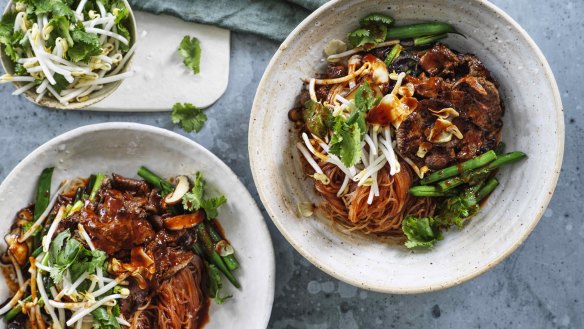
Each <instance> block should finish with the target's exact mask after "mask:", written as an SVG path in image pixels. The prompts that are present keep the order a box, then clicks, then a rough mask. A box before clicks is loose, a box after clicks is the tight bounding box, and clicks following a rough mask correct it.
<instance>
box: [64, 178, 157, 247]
mask: <svg viewBox="0 0 584 329" xmlns="http://www.w3.org/2000/svg"><path fill="white" fill-rule="evenodd" d="M99 198H100V200H101V202H99V203H97V204H93V203H90V202H87V203H86V204H85V206H84V207H83V209H82V210H81V211H80V212H79V213H77V214H74V215H72V216H69V217H68V218H66V219H64V220H63V222H62V223H61V224H60V230H63V229H66V228H71V227H75V225H76V223H81V224H82V225H83V226H84V228H85V230H86V231H87V233H88V234H89V237H90V238H91V240H92V242H93V244H94V245H95V247H96V248H98V249H101V250H103V251H105V252H106V253H107V254H108V255H115V254H116V253H118V252H120V251H122V250H126V251H129V250H130V249H132V248H133V247H134V246H137V245H141V244H144V243H147V242H149V241H150V240H152V239H153V238H154V235H155V232H154V230H153V229H152V225H151V224H150V222H149V221H148V220H147V217H148V211H147V210H146V209H145V205H147V204H148V199H147V198H146V197H139V196H134V195H132V194H131V193H130V192H121V191H119V190H114V189H105V190H104V189H102V191H101V192H100V195H99Z"/></svg>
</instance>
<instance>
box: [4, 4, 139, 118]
mask: <svg viewBox="0 0 584 329" xmlns="http://www.w3.org/2000/svg"><path fill="white" fill-rule="evenodd" d="M122 1H123V2H124V4H125V5H126V7H127V8H128V18H129V19H130V22H129V24H128V27H129V28H130V29H129V32H130V36H131V37H132V40H131V42H130V45H129V47H130V48H131V47H133V46H134V45H135V44H136V43H137V42H138V40H137V36H138V26H137V24H136V17H135V16H134V10H133V9H132V6H130V3H129V2H128V0H122ZM13 3H14V0H8V3H7V4H6V7H5V8H4V11H3V14H6V12H7V11H8V10H9V9H10V8H11V6H12V5H13ZM135 55H136V52H135V51H134V53H133V54H132V55H131V56H130V58H128V60H127V61H126V63H125V64H124V67H123V68H122V69H121V70H120V72H119V73H125V72H128V71H130V70H131V69H132V62H133V61H134V57H135ZM9 63H10V65H8V64H9ZM0 64H2V69H3V70H4V72H5V73H7V74H14V70H13V69H11V70H8V68H9V67H10V66H13V65H14V64H13V63H12V60H11V59H10V58H8V56H6V54H5V53H4V45H0ZM9 71H12V73H10V72H9ZM123 82H124V80H119V81H116V82H112V83H109V84H107V85H106V86H108V87H109V88H108V89H107V90H105V92H101V91H103V89H102V90H100V91H94V92H92V93H90V95H92V94H97V93H100V92H101V94H99V95H98V96H97V97H95V98H91V99H89V100H86V101H84V102H73V103H69V104H67V105H64V104H61V103H60V102H59V101H58V100H56V99H53V98H46V99H44V100H41V102H37V101H36V97H37V96H38V94H37V93H36V91H33V90H32V89H31V90H28V91H26V92H24V93H23V94H22V96H24V98H26V99H27V100H28V101H30V102H31V103H33V104H36V105H38V106H42V107H46V108H50V109H55V110H81V109H84V108H86V107H89V106H92V105H95V104H97V103H99V102H101V101H102V100H104V99H106V98H108V97H109V96H110V95H112V94H113V93H114V92H115V91H116V90H117V89H118V88H119V87H120V85H121V84H122V83H123ZM12 85H13V86H15V87H16V88H20V87H22V86H23V85H24V83H22V82H14V81H12ZM33 89H34V88H33Z"/></svg>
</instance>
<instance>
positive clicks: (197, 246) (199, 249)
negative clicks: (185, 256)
mask: <svg viewBox="0 0 584 329" xmlns="http://www.w3.org/2000/svg"><path fill="white" fill-rule="evenodd" d="M193 251H194V252H195V254H197V255H198V256H199V257H205V253H204V252H203V248H202V247H201V245H200V244H199V241H197V242H195V244H194V245H193Z"/></svg>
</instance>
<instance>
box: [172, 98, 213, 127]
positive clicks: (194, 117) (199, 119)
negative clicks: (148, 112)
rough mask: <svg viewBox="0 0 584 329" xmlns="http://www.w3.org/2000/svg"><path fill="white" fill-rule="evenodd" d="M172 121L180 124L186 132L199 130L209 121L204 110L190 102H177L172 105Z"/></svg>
mask: <svg viewBox="0 0 584 329" xmlns="http://www.w3.org/2000/svg"><path fill="white" fill-rule="evenodd" d="M170 117H171V119H172V122H173V123H175V124H179V125H180V126H181V128H182V129H183V130H184V131H186V132H193V131H195V132H199V131H200V130H201V129H203V126H204V125H205V122H206V121H207V115H205V113H203V110H202V109H200V108H198V107H196V106H194V105H193V104H190V103H182V104H181V103H176V104H174V106H173V107H172V114H171V116H170Z"/></svg>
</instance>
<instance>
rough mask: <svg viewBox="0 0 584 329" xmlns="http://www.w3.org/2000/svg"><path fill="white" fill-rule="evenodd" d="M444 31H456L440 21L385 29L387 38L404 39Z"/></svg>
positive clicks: (442, 32) (443, 32)
mask: <svg viewBox="0 0 584 329" xmlns="http://www.w3.org/2000/svg"><path fill="white" fill-rule="evenodd" d="M445 33H458V32H457V31H456V30H455V29H454V27H452V25H450V24H448V23H442V22H432V23H420V24H412V25H405V26H396V27H390V28H389V30H388V31H387V39H388V40H404V39H415V38H420V37H426V36H429V35H440V34H445Z"/></svg>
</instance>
